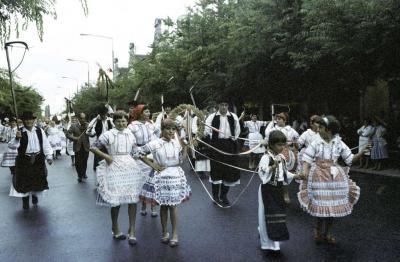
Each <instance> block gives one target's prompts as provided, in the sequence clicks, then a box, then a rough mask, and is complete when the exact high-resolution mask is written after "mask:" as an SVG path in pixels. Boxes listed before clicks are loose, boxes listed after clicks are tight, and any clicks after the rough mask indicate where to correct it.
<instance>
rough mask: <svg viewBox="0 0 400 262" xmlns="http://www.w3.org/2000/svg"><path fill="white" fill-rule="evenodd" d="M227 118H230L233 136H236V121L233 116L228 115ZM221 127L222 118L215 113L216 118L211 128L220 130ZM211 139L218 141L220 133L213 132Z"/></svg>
mask: <svg viewBox="0 0 400 262" xmlns="http://www.w3.org/2000/svg"><path fill="white" fill-rule="evenodd" d="M227 117H228V123H229V128H230V129H231V135H232V136H235V119H234V118H233V116H232V115H231V114H229V115H227ZM219 125H220V116H219V115H218V116H217V113H215V114H214V118H213V120H212V122H211V126H212V127H214V128H216V129H219ZM211 139H218V131H215V130H213V131H212V137H211Z"/></svg>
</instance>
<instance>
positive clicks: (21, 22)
mask: <svg viewBox="0 0 400 262" xmlns="http://www.w3.org/2000/svg"><path fill="white" fill-rule="evenodd" d="M80 1H81V3H82V8H83V11H84V13H85V15H87V13H88V7H87V2H86V0H80ZM55 3H56V0H23V1H21V0H1V1H0V40H1V41H2V42H4V41H5V40H6V39H8V38H9V36H10V32H11V31H13V30H14V31H15V32H16V33H17V36H18V35H19V31H20V30H21V29H22V30H26V29H27V27H28V24H29V23H35V24H36V28H37V32H38V35H39V38H40V40H42V39H43V17H45V16H47V15H49V16H52V17H53V18H54V19H56V18H57V13H56V10H55Z"/></svg>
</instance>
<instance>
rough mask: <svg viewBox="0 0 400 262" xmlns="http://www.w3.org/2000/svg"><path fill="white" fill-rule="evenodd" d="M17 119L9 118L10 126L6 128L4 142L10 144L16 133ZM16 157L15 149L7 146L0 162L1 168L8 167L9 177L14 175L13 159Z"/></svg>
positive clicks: (16, 151)
mask: <svg viewBox="0 0 400 262" xmlns="http://www.w3.org/2000/svg"><path fill="white" fill-rule="evenodd" d="M17 130H18V127H17V119H16V118H15V117H11V118H10V126H9V127H7V129H6V131H5V134H6V136H5V138H6V142H7V143H8V142H10V141H11V140H12V139H13V138H14V137H15V134H16V133H17ZM17 155H18V150H17V148H16V147H14V146H12V145H9V146H8V149H7V151H6V152H5V153H4V154H3V161H2V162H1V166H2V167H9V168H10V171H11V175H14V173H15V158H16V157H17Z"/></svg>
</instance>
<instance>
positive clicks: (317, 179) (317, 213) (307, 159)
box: [297, 116, 369, 244]
mask: <svg viewBox="0 0 400 262" xmlns="http://www.w3.org/2000/svg"><path fill="white" fill-rule="evenodd" d="M318 124H319V134H320V136H321V138H320V139H318V140H315V141H313V142H312V143H311V145H309V146H308V147H307V149H306V150H305V152H304V155H303V161H304V162H303V170H302V176H304V177H306V180H304V181H302V182H301V184H300V191H299V192H298V194H297V196H298V200H299V202H300V206H301V207H302V208H303V209H304V210H305V211H306V212H307V213H309V214H310V215H311V216H313V217H316V218H317V225H316V228H315V231H314V240H315V241H316V242H317V243H320V242H323V241H326V242H327V243H329V244H336V239H335V238H334V237H333V235H332V225H333V221H334V218H338V217H344V216H347V215H349V214H351V212H352V210H353V205H355V204H356V203H357V201H358V198H359V196H360V188H359V187H358V186H357V185H356V184H355V183H354V182H353V181H352V180H351V179H350V177H349V175H348V172H349V168H348V167H341V166H340V165H338V163H337V162H338V159H339V158H342V159H343V161H344V162H345V163H346V164H347V165H348V166H350V165H351V164H352V163H354V162H356V161H357V160H359V159H360V158H361V157H362V155H363V154H364V153H365V152H366V151H368V150H369V149H366V148H364V150H362V151H360V152H359V153H358V154H356V155H353V154H352V153H351V151H350V149H349V147H348V146H347V145H346V144H345V143H344V142H343V141H342V139H341V137H340V136H339V130H340V123H339V121H338V120H337V119H336V118H335V117H334V116H326V117H323V118H322V119H321V121H319V123H318ZM368 147H369V146H368ZM324 226H325V231H324V232H323V227H324Z"/></svg>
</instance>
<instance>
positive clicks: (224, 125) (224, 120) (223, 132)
mask: <svg viewBox="0 0 400 262" xmlns="http://www.w3.org/2000/svg"><path fill="white" fill-rule="evenodd" d="M228 115H231V116H232V117H233V120H234V123H235V127H234V128H235V129H234V132H235V133H234V134H232V133H231V129H230V127H229V121H228ZM215 116H220V122H219V128H218V129H219V131H220V132H218V138H222V139H229V138H231V136H233V137H234V138H235V139H237V138H238V137H239V135H240V124H239V118H238V117H237V115H236V114H234V113H231V112H229V111H228V113H227V114H226V115H225V116H223V115H221V113H220V112H219V111H218V112H217V113H215V114H211V115H209V116H208V117H207V119H206V126H205V128H204V134H205V135H206V136H209V137H212V133H213V130H212V128H211V127H210V126H211V125H212V121H213V119H214V117H215Z"/></svg>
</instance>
